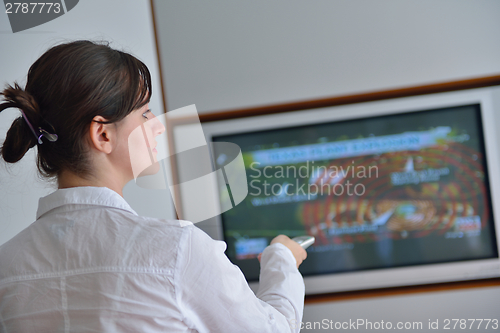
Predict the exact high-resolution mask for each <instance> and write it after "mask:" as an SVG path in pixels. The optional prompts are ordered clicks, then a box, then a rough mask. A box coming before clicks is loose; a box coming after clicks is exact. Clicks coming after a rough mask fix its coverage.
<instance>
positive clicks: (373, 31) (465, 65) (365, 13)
mask: <svg viewBox="0 0 500 333" xmlns="http://www.w3.org/2000/svg"><path fill="white" fill-rule="evenodd" d="M154 3H155V7H156V10H157V21H158V31H159V39H160V51H161V52H160V53H161V58H162V66H163V74H164V78H163V79H164V82H165V83H166V91H167V102H168V107H169V108H170V109H173V108H177V107H181V106H184V105H189V104H193V103H194V104H196V106H197V109H198V111H199V112H200V113H203V112H213V111H220V110H224V109H233V108H240V107H250V106H257V105H266V104H273V103H280V102H290V101H296V100H305V99H313V98H320V97H329V96H339V95H345V94H352V93H361V92H367V91H376V90H383V89H390V88H399V87H404V86H415V85H420V84H427V83H435V82H444V81H450V80H458V79H466V78H472V77H480V76H487V75H497V74H499V73H500V40H499V37H498V36H499V32H500V19H499V17H500V1H496V0H474V1H469V0H438V1H436V0H418V1H410V0H377V1H372V0H351V1H346V0H315V1H299V0H275V1H267V0H254V1H231V0H211V1H203V0H192V1H175V0H155V1H154ZM494 172H498V171H494ZM499 308H500V288H499V287H496V288H495V287H493V288H486V289H470V290H460V291H447V292H439V293H425V294H418V295H406V296H404V295H403V296H397V297H384V298H374V299H359V300H355V301H340V302H333V303H321V304H314V305H309V306H306V308H305V312H304V321H321V320H323V319H328V320H330V319H331V320H333V321H340V322H344V321H349V320H356V319H358V318H359V319H368V320H371V321H381V320H384V321H386V322H387V321H392V322H394V323H397V322H398V321H422V322H423V323H424V325H428V320H429V319H430V320H432V321H434V320H436V319H439V320H440V326H439V327H440V330H438V331H441V330H442V329H443V320H444V319H446V318H450V319H452V318H465V319H467V318H490V319H492V318H497V319H498V313H499V311H498V309H499ZM482 327H484V325H483V326H482ZM424 328H425V329H424V330H423V331H424V332H425V331H428V327H427V326H424ZM490 328H491V327H490ZM303 331H304V332H313V331H317V332H320V331H324V330H321V329H318V330H303ZM410 331H412V330H410ZM415 331H416V330H415ZM477 331H481V330H477Z"/></svg>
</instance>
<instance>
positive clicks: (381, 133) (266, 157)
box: [179, 87, 500, 294]
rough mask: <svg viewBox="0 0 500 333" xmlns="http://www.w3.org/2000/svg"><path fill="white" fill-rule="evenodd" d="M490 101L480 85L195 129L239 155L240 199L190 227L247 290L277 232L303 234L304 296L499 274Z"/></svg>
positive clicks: (499, 183) (496, 106) (498, 96)
mask: <svg viewBox="0 0 500 333" xmlns="http://www.w3.org/2000/svg"><path fill="white" fill-rule="evenodd" d="M499 101H500V88H498V87H489V88H481V89H472V90H466V91H457V92H447V93H439V94H432V95H424V96H416V97H404V98H395V99H390V100H383V101H374V102H366V103H356V104H350V105H344V106H333V107H323V108H315V109H303V110H296V111H293V112H284V113H278V114H269V115H258V116H248V117H243V118H238V119H228V120H218V121H211V122H205V123H203V130H204V133H205V136H206V139H207V142H211V141H212V142H232V143H235V144H237V145H238V146H239V147H240V149H241V152H242V156H243V160H244V164H245V169H246V173H247V184H248V195H247V197H246V198H245V199H244V200H243V201H242V202H241V203H239V204H238V205H237V206H236V207H234V208H232V209H230V210H228V211H226V212H224V213H222V214H221V215H220V216H217V217H216V218H214V219H211V220H209V221H206V222H202V223H200V224H199V225H200V226H202V228H204V229H205V230H206V231H207V232H208V233H209V234H211V235H212V236H213V237H214V238H217V239H222V240H224V241H225V242H226V243H227V246H228V248H227V251H226V254H227V256H228V257H229V259H230V260H231V261H232V262H233V263H235V264H236V265H238V266H239V267H240V268H241V270H242V271H243V273H244V274H245V276H246V278H247V280H248V281H249V283H250V285H251V286H252V287H256V284H257V283H258V275H259V262H258V260H257V255H258V254H259V253H260V252H261V251H262V250H263V249H264V248H265V247H266V246H267V245H268V244H269V242H270V240H271V239H272V238H273V237H275V236H276V235H278V234H286V235H288V236H290V237H294V236H300V235H306V234H307V235H313V236H315V237H316V242H315V244H314V245H313V246H311V247H310V248H309V249H308V250H307V251H308V258H307V259H306V260H305V261H304V263H303V264H302V265H301V266H300V271H301V272H302V274H303V275H304V278H305V284H306V293H307V294H318V293H329V292H338V291H348V290H362V289H374V288H386V287H395V286H407V285H416V284H428V283H440V282H451V281H460V280H470V279H482V278H491V277H498V276H500V260H499V254H498V251H499V241H500V223H499V220H498V218H499V212H498V208H497V207H500V205H499V204H500V201H499V200H500V193H499V192H498V191H499V190H500V178H499V174H498V168H499V154H498V149H499V144H500V141H499V138H498V136H497V135H496V132H497V131H498V129H499V128H500V127H499V125H498V122H497V120H496V117H495V111H496V112H499V111H500V103H498V102H499ZM217 147H218V146H215V149H214V151H213V156H212V157H213V163H214V165H215V167H217V163H218V161H220V159H221V158H222V157H224V156H225V154H226V153H227V152H225V151H224V149H221V148H217ZM221 147H223V146H221ZM181 167H182V166H179V168H181ZM186 216H189V214H187V215H186Z"/></svg>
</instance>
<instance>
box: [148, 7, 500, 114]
mask: <svg viewBox="0 0 500 333" xmlns="http://www.w3.org/2000/svg"><path fill="white" fill-rule="evenodd" d="M155 7H156V9H157V12H158V20H157V21H158V28H159V29H158V31H159V36H160V47H161V54H162V58H163V59H164V61H163V64H162V65H163V67H164V75H165V77H164V82H165V83H166V87H167V101H168V107H169V108H177V107H181V106H184V105H189V104H193V103H195V104H196V106H197V108H198V110H199V111H200V112H204V111H217V110H223V109H230V108H237V107H248V106H254V105H263V104H270V103H279V102H284V101H286V102H289V101H294V100H303V99H311V98H318V97H326V96H336V95H344V94H350V93H358V92H364V91H372V90H380V89H388V88H395V87H401V86H413V85H419V84H424V83H432V82H441V81H448V80H455V79H461V78H469V77H477V76H483V75H489V74H492V73H500V43H499V37H498V33H499V32H500V20H499V19H498V17H499V16H500V1H496V0H474V1H470V0H438V1H436V0H376V1H373V0H350V1H347V0H315V1H300V0H274V1H267V0H253V1H231V0H211V1H203V0H191V1H175V0H155Z"/></svg>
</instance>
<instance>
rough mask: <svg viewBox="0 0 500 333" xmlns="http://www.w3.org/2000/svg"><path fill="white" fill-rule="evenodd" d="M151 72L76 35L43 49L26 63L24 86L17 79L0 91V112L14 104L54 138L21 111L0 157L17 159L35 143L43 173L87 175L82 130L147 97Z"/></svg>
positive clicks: (122, 114)
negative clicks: (51, 139)
mask: <svg viewBox="0 0 500 333" xmlns="http://www.w3.org/2000/svg"><path fill="white" fill-rule="evenodd" d="M151 92H152V91H151V76H150V73H149V70H148V68H147V67H146V65H145V64H144V63H142V62H141V61H139V60H138V59H136V58H135V57H133V56H132V55H130V54H127V53H125V52H121V51H118V50H114V49H112V48H110V47H109V46H108V45H107V44H100V43H99V44H98V43H95V42H90V41H75V42H71V43H67V44H61V45H57V46H55V47H53V48H51V49H49V50H48V51H47V52H45V53H44V54H43V55H42V56H41V57H40V58H39V59H38V60H37V61H36V62H35V63H34V64H33V65H32V66H31V68H30V69H29V72H28V79H27V83H26V88H25V89H24V90H23V89H22V88H21V87H20V86H19V85H18V84H17V83H15V84H14V86H10V85H9V86H7V88H6V89H5V90H4V91H3V92H2V93H0V94H1V95H3V96H4V103H2V104H0V112H1V111H3V110H4V109H6V108H9V107H15V108H18V109H20V110H22V111H23V112H24V114H25V115H26V118H27V120H28V121H29V122H30V123H31V124H32V126H33V128H35V130H36V131H37V130H38V128H42V129H44V130H46V131H48V132H49V133H55V134H57V136H58V140H57V141H56V142H49V141H47V140H45V139H44V138H42V141H43V144H37V138H36V137H35V135H34V134H33V133H32V132H31V130H30V127H29V125H28V123H27V122H26V121H25V119H23V117H22V116H20V117H19V118H17V119H15V120H14V122H13V123H12V125H11V127H10V129H9V130H8V132H7V137H6V139H5V141H4V142H3V145H2V147H1V148H0V154H1V155H2V157H3V159H4V160H5V161H6V162H9V163H15V162H17V161H19V160H20V159H21V158H22V157H23V156H24V155H25V154H26V152H27V151H28V150H29V149H30V148H31V147H33V146H35V145H37V147H38V155H37V167H38V170H39V172H40V173H41V174H42V175H43V176H45V177H55V176H57V175H59V174H60V172H61V171H63V170H68V171H71V172H73V173H75V174H77V175H80V176H82V177H85V176H86V175H88V174H90V173H91V170H90V163H89V157H88V154H87V152H88V144H87V142H86V134H87V133H88V130H89V128H90V124H91V122H92V119H93V118H94V117H95V116H102V117H104V118H105V119H106V120H107V121H106V123H114V122H118V121H120V120H122V119H123V118H125V117H126V116H127V115H128V114H129V113H130V112H132V111H133V110H135V109H138V108H140V107H142V106H143V105H145V104H146V103H148V102H149V100H150V98H151Z"/></svg>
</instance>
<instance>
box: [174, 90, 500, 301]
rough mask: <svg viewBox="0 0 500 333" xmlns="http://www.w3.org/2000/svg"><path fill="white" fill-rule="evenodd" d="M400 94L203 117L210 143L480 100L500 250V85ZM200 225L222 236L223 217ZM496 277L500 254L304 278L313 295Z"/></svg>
mask: <svg viewBox="0 0 500 333" xmlns="http://www.w3.org/2000/svg"><path fill="white" fill-rule="evenodd" d="M497 84H498V82H497ZM417 90H418V89H417ZM381 95H383V94H381ZM360 96H362V95H360ZM364 96H365V97H366V95H364ZM379 96H380V94H379ZM400 96H402V97H394V98H388V99H385V98H378V99H373V100H368V101H366V100H365V101H363V99H362V98H361V99H360V102H349V103H338V101H339V98H333V99H332V101H333V102H332V103H331V104H333V105H332V106H327V105H322V104H328V103H326V102H325V100H322V101H321V102H318V101H316V104H314V102H313V103H311V102H306V103H297V104H296V107H295V108H294V107H293V104H286V105H281V106H270V107H267V110H268V111H267V112H266V107H260V108H255V109H254V111H255V112H253V113H252V112H251V109H248V110H240V111H234V112H226V113H225V115H222V114H220V113H211V114H206V115H201V116H200V120H201V122H202V126H203V130H204V134H205V137H206V139H207V142H211V141H212V140H211V138H212V137H213V136H223V135H231V134H239V133H244V132H252V131H261V130H267V129H277V128H286V127H292V126H297V125H308V124H315V123H319V122H333V121H343V120H352V119H360V118H364V117H374V116H383V115H392V114H398V113H406V112H418V111H426V110H429V109H440V108H446V107H456V106H462V105H471V104H480V106H481V108H480V109H481V116H482V117H481V118H482V121H483V133H484V144H485V151H486V163H487V168H488V171H489V182H490V190H491V192H490V193H491V200H492V201H491V203H492V207H493V216H494V218H495V233H496V241H497V248H498V249H500V218H499V212H498V208H497V207H500V175H499V174H498V173H497V172H495V170H496V168H495V166H498V165H500V164H499V162H500V154H499V146H500V145H499V143H500V142H499V141H498V140H499V138H498V136H497V135H496V131H495V128H496V126H495V125H498V124H497V121H496V117H495V114H494V105H496V106H497V107H499V108H500V104H497V103H495V100H497V102H500V86H496V85H492V86H487V87H482V88H473V89H465V90H458V91H444V92H435V93H425V94H413V95H409V96H404V94H402V95H401V94H400ZM351 100H352V99H351ZM354 100H355V99H354ZM308 106H309V108H308ZM311 106H313V107H311ZM252 114H254V115H252ZM221 115H222V116H221ZM177 167H180V166H177ZM198 226H200V227H201V228H202V229H203V230H205V231H206V232H207V233H208V234H209V235H211V236H212V237H213V238H214V239H220V240H223V239H224V238H223V232H222V222H221V217H220V216H217V217H215V218H213V219H211V220H208V221H206V222H201V223H199V224H198ZM498 277H500V258H493V259H482V260H468V261H459V262H450V263H440V264H427V265H416V266H408V267H398V268H383V269H375V270H361V271H355V272H345V273H336V274H324V275H317V276H306V277H305V278H304V281H305V285H306V294H308V295H313V294H325V293H335V292H344V291H356V290H366V289H380V288H392V287H401V286H412V285H424V284H436V283H450V282H455V281H468V280H478V279H488V278H498ZM250 286H251V287H252V289H254V290H257V288H258V283H257V282H251V283H250Z"/></svg>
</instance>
